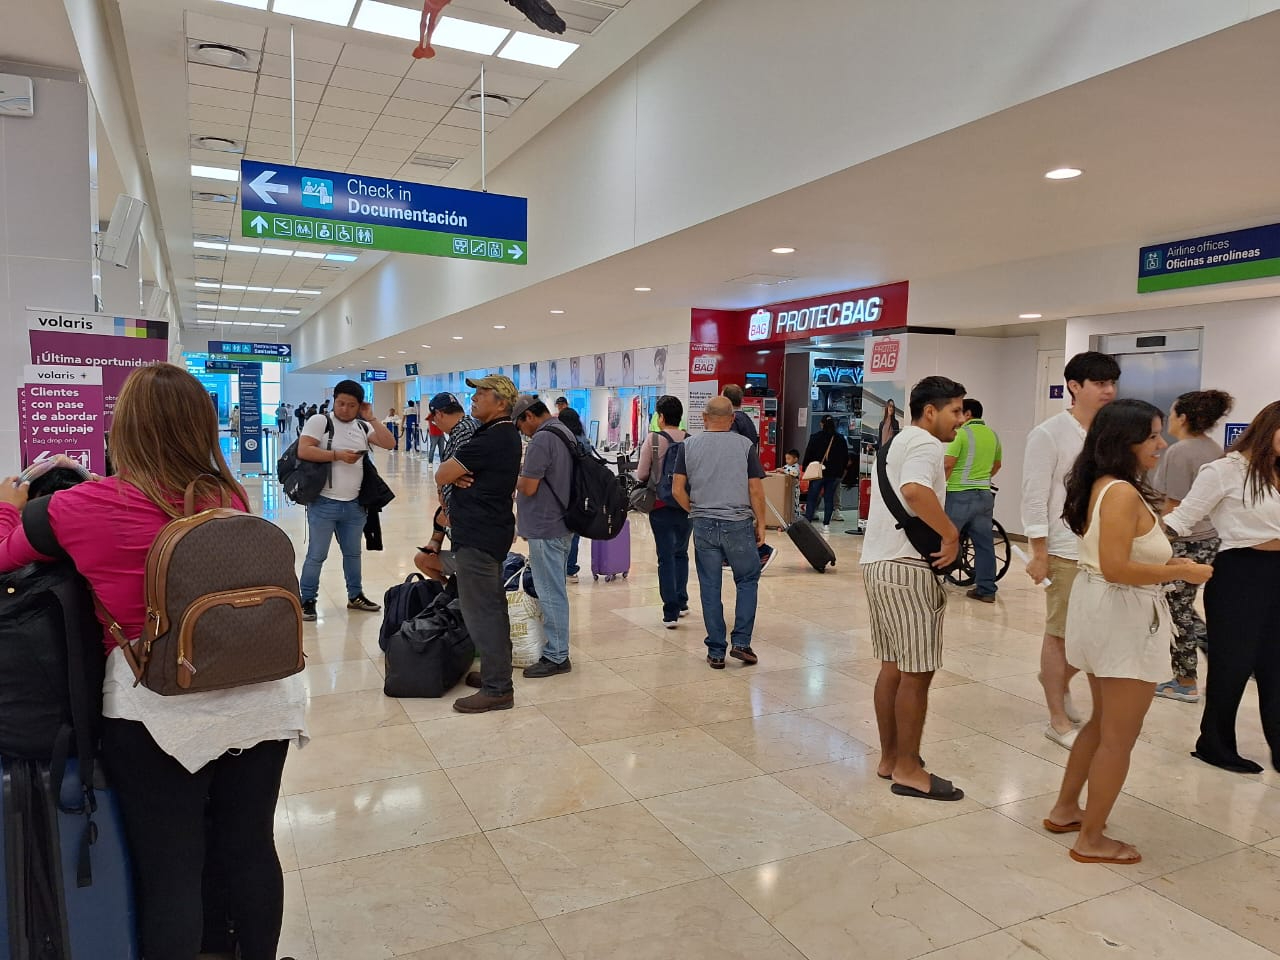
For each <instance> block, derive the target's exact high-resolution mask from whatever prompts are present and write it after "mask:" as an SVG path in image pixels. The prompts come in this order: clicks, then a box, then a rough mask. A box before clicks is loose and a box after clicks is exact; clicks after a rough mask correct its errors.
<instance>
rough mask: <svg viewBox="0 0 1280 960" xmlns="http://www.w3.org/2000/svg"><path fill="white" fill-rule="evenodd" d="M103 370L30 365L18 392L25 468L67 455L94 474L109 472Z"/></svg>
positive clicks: (24, 369)
mask: <svg viewBox="0 0 1280 960" xmlns="http://www.w3.org/2000/svg"><path fill="white" fill-rule="evenodd" d="M103 419H104V418H103V403H102V370H101V368H99V367H58V366H43V367H42V366H31V365H28V366H24V367H23V368H22V386H21V387H20V388H19V389H18V420H19V423H20V424H21V444H22V463H23V466H29V465H31V464H32V463H35V462H36V461H38V460H47V459H49V458H50V457H54V456H57V455H58V454H62V455H64V456H67V457H70V458H71V459H72V460H74V461H76V463H78V464H80V466H82V467H84V468H85V469H86V470H90V471H92V472H93V473H106V471H107V464H106V444H105V442H104V430H103Z"/></svg>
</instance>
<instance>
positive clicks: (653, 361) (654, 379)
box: [635, 346, 667, 387]
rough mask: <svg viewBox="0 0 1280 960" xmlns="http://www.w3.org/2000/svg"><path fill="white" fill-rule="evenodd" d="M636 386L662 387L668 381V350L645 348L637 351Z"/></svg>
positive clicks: (664, 348)
mask: <svg viewBox="0 0 1280 960" xmlns="http://www.w3.org/2000/svg"><path fill="white" fill-rule="evenodd" d="M635 356H636V367H635V371H636V385H637V386H644V387H661V386H663V385H664V384H665V383H666V381H667V348H666V347H665V346H661V347H645V348H643V349H641V350H637V351H635Z"/></svg>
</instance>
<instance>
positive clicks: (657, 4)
mask: <svg viewBox="0 0 1280 960" xmlns="http://www.w3.org/2000/svg"><path fill="white" fill-rule="evenodd" d="M388 2H391V3H394V4H396V5H398V6H402V7H405V8H416V9H418V10H421V4H416V5H415V3H414V2H413V0H388ZM696 3H697V0H645V2H644V3H641V4H633V5H630V6H629V0H564V2H562V4H561V7H562V13H563V14H564V16H565V19H566V20H567V21H568V23H569V26H570V29H569V30H568V32H567V33H566V35H565V37H564V39H566V40H570V41H572V42H574V43H577V44H580V45H581V48H580V49H579V50H577V51H576V52H575V53H574V54H573V55H572V56H571V57H570V58H569V59H568V61H567V62H566V63H565V64H564V65H562V66H561V67H560V68H559V69H555V70H553V69H549V68H545V67H538V66H533V65H529V64H524V63H518V62H514V61H510V60H505V59H496V58H493V57H482V56H479V55H475V54H469V53H464V52H460V51H457V50H451V49H447V48H445V47H443V46H439V45H437V56H436V57H435V58H434V59H431V60H414V59H413V58H412V57H411V56H410V52H411V50H412V49H413V47H414V46H415V45H416V39H415V40H400V39H396V38H391V37H386V36H382V35H379V34H374V33H369V32H365V31H361V30H356V29H354V28H351V27H346V26H333V25H328V24H321V23H316V22H313V21H308V20H293V21H291V20H290V19H289V18H286V17H284V16H280V15H277V14H274V13H271V12H268V11H259V10H254V9H249V8H247V7H243V6H236V5H232V4H229V3H221V2H215V0H187V2H184V3H174V2H173V0H119V4H120V17H121V23H122V26H123V30H124V35H125V37H126V40H127V44H128V52H129V57H128V60H129V65H130V67H131V69H132V71H133V83H134V93H135V95H136V97H137V102H138V107H139V113H140V115H141V118H142V125H143V130H144V136H145V139H146V148H147V152H148V155H149V157H150V161H151V166H152V173H153V176H154V178H155V182H156V189H157V192H158V194H159V196H158V201H159V213H160V219H161V221H162V223H163V230H164V238H165V242H166V244H167V246H168V252H169V257H170V262H171V264H172V266H173V274H174V276H175V278H177V283H178V287H179V289H178V290H177V291H176V301H177V305H178V308H179V310H180V312H181V317H182V321H183V325H184V326H186V327H188V328H191V327H195V326H196V321H197V320H198V319H204V320H209V319H214V318H217V319H220V320H234V321H240V322H242V323H255V324H257V323H262V324H267V323H270V324H284V327H282V328H268V330H269V331H270V332H271V333H274V334H279V335H284V334H286V333H287V332H288V330H289V329H291V328H293V327H296V326H297V325H298V324H300V323H302V322H304V321H305V320H306V319H307V317H308V316H309V315H310V314H311V313H312V312H313V311H314V310H315V309H317V308H318V307H319V306H321V305H323V304H324V303H326V302H327V301H328V300H329V299H330V298H331V297H332V296H333V295H334V294H335V293H336V292H338V291H341V290H342V289H345V288H346V287H347V286H349V285H350V284H352V283H353V282H355V281H356V280H358V279H359V278H360V277H361V276H363V275H364V274H365V273H366V272H368V271H369V270H370V269H371V268H373V267H374V266H376V265H377V264H378V263H379V262H380V261H381V260H382V259H383V258H384V256H385V255H383V254H380V253H368V252H365V253H360V254H359V259H358V260H357V261H356V262H354V263H335V262H333V261H330V260H320V259H314V258H303V257H300V256H292V255H278V254H274V255H268V254H265V253H258V254H254V253H244V252H229V251H221V250H210V249H193V247H192V242H193V240H196V239H200V240H202V241H204V242H206V243H207V242H213V243H219V242H227V241H228V240H229V242H230V243H232V244H238V245H248V246H254V247H261V246H262V244H261V243H260V242H255V241H254V240H252V239H249V240H246V239H244V238H243V236H242V234H241V231H240V227H239V225H240V219H241V218H240V204H239V197H238V195H237V191H238V183H234V182H221V181H217V180H212V179H204V178H198V179H197V178H192V177H191V176H190V175H189V167H190V165H191V164H200V165H207V166H212V167H221V168H238V165H239V160H240V158H241V156H242V155H243V156H244V157H247V158H249V159H253V160H263V161H268V162H270V161H276V162H282V163H283V162H290V161H291V159H292V158H293V156H294V153H293V149H294V147H293V145H294V143H295V142H296V148H297V161H296V162H297V163H298V164H300V165H305V166H312V167H318V168H322V169H330V170H338V171H351V172H355V171H359V172H361V173H365V174H368V175H372V176H382V177H389V178H396V179H402V180H410V181H414V182H420V183H445V184H447V185H450V186H462V187H471V186H473V185H475V180H476V178H477V177H478V176H479V173H480V164H479V157H478V154H479V152H480V140H481V134H480V114H479V112H478V111H477V110H475V109H471V106H470V103H469V94H470V93H472V92H473V91H475V90H478V84H479V78H480V70H481V64H482V63H483V64H485V65H486V77H485V92H486V93H488V94H498V95H501V96H504V97H506V98H508V100H509V101H510V107H509V108H507V109H506V110H505V111H502V112H505V113H507V114H508V115H509V117H504V116H502V115H495V114H493V113H490V114H489V115H488V116H487V118H486V123H485V129H486V131H487V141H488V142H487V144H486V147H487V152H488V158H487V159H488V161H489V166H490V167H492V166H494V165H495V164H497V163H499V162H501V160H502V159H504V158H505V157H506V156H509V155H510V154H511V153H512V152H513V151H514V150H516V149H518V148H519V146H520V145H521V144H522V143H524V142H525V141H527V140H528V139H529V138H531V137H532V136H534V135H535V134H536V133H537V132H538V131H539V130H541V129H542V128H543V127H545V126H546V124H548V123H550V122H551V121H552V120H553V119H554V118H555V117H556V116H558V115H559V114H560V113H561V112H562V111H563V110H564V109H566V108H567V107H568V106H569V105H571V104H572V103H573V102H574V101H576V99H577V98H579V97H580V96H582V95H583V94H584V93H586V92H587V91H588V90H589V89H590V88H591V87H592V86H594V84H595V83H598V82H599V81H600V80H602V79H603V78H604V77H606V76H608V74H609V73H611V72H612V71H613V70H615V69H616V68H617V67H618V66H620V65H621V64H622V63H624V62H626V60H627V59H628V58H630V57H631V56H633V55H634V54H635V53H636V52H637V51H638V50H639V49H641V48H642V47H643V46H644V44H646V43H647V42H648V41H649V40H650V39H652V37H653V36H656V35H657V34H658V33H660V32H661V31H662V30H664V29H666V27H667V26H669V25H670V24H671V23H673V22H674V21H675V20H676V19H678V17H679V16H680V15H682V14H683V13H685V12H687V11H688V9H690V8H691V7H692V6H694V5H695V4H696ZM632 7H639V8H642V9H640V12H639V13H638V14H636V15H634V16H633V15H631V14H632V10H631V8H632ZM358 10H359V7H358V5H357V6H356V7H354V8H353V15H354V13H355V12H358ZM445 12H446V15H448V16H453V17H457V18H463V19H467V20H472V21H475V22H479V23H485V24H490V25H493V26H498V27H503V28H506V29H513V30H526V31H529V32H536V28H534V27H533V26H532V25H531V24H529V23H528V22H527V21H526V20H524V18H523V17H522V16H521V15H520V14H519V12H518V11H516V10H514V9H513V8H512V7H510V6H509V5H507V4H506V3H505V2H503V0H455V2H454V3H452V4H451V5H450V6H449V8H448V9H447V10H446V11H445ZM291 23H292V26H293V48H294V58H295V59H294V64H295V65H294V71H295V73H294V79H295V85H294V90H295V93H296V103H294V104H292V105H291V101H290V98H289V97H290V79H289V77H290V60H289V49H290V26H291ZM586 31H591V32H590V33H588V32H586ZM190 40H196V41H206V42H214V43H222V44H227V45H230V46H233V47H237V48H239V49H241V50H243V51H245V52H246V53H247V54H248V55H249V57H250V61H251V63H250V69H247V70H237V69H229V68H225V67H217V66H211V65H208V64H205V63H200V62H191V59H190V58H189V56H188V42H189V41H190ZM291 115H292V116H291ZM193 137H222V138H226V139H229V140H232V141H234V142H235V143H236V144H237V145H239V148H240V149H242V150H243V154H241V153H228V152H222V151H216V150H207V149H201V148H199V146H197V145H193V142H192V138H193ZM295 138H296V139H295ZM422 155H429V156H430V157H433V158H443V160H442V161H441V162H447V161H454V162H455V166H453V168H452V169H442V168H438V167H433V166H423V165H419V164H415V163H414V162H413V158H414V157H415V156H418V157H421V156H422ZM193 192H207V193H215V194H227V195H231V196H232V197H234V198H235V200H234V202H211V201H208V200H201V199H195V198H194V197H193ZM268 246H270V247H271V248H273V249H274V250H276V251H287V252H289V253H290V254H292V253H293V252H294V251H298V252H303V253H306V252H310V253H313V254H314V253H317V252H319V253H323V252H325V251H326V250H327V249H329V248H325V247H322V246H317V245H313V244H294V243H287V242H274V241H272V242H269V243H268ZM340 252H344V253H345V252H355V251H345V250H344V251H340ZM197 280H199V281H201V282H203V283H205V284H209V283H220V284H231V285H236V286H254V287H270V288H284V289H286V290H304V289H305V290H318V291H320V295H318V296H313V295H302V294H293V293H265V292H250V291H235V290H226V289H221V290H214V289H209V288H207V287H206V288H196V287H195V282H196V281H197ZM215 303H216V304H219V305H221V306H223V307H224V308H225V307H236V308H239V310H238V311H235V312H232V311H230V310H225V309H224V310H222V311H211V310H201V309H197V304H215ZM254 308H258V309H266V310H270V311H294V310H296V311H299V312H298V313H297V314H296V315H289V314H284V313H275V312H271V313H258V312H251V311H253V309H254ZM204 329H211V328H210V327H207V326H206V327H204ZM227 332H228V335H235V334H236V328H235V327H228V328H227ZM240 332H241V333H243V332H245V330H244V328H241V329H240ZM265 332H267V331H264V333H265ZM196 339H199V337H197V338H196Z"/></svg>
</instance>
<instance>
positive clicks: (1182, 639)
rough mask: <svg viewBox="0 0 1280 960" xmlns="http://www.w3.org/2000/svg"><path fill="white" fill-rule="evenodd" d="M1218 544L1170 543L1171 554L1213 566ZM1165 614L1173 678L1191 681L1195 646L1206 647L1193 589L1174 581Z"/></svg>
mask: <svg viewBox="0 0 1280 960" xmlns="http://www.w3.org/2000/svg"><path fill="white" fill-rule="evenodd" d="M1221 543H1222V541H1221V540H1219V539H1218V538H1217V537H1210V538H1209V539H1208V540H1174V541H1173V555H1174V556H1175V557H1187V558H1188V559H1190V560H1193V561H1195V562H1196V563H1213V558H1214V557H1216V556H1217V555H1218V546H1219V545H1220V544H1221ZM1168 597H1169V611H1170V612H1171V613H1172V614H1173V643H1172V645H1171V646H1170V654H1171V659H1172V660H1173V675H1174V676H1175V677H1190V678H1191V679H1193V680H1194V679H1195V677H1196V667H1197V665H1198V662H1199V660H1198V657H1197V656H1196V647H1198V646H1206V645H1207V636H1206V632H1205V625H1204V620H1203V618H1201V616H1200V614H1199V613H1197V612H1196V607H1195V603H1196V586H1195V584H1193V583H1186V582H1185V581H1182V580H1177V581H1175V582H1174V583H1172V584H1171V585H1170V587H1169V593H1168Z"/></svg>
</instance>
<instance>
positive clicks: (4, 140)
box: [0, 62, 94, 474]
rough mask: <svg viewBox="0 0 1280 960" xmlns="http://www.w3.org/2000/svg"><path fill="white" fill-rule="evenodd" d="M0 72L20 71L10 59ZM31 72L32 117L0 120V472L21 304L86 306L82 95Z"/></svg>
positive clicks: (85, 111)
mask: <svg viewBox="0 0 1280 960" xmlns="http://www.w3.org/2000/svg"><path fill="white" fill-rule="evenodd" d="M0 70H2V71H3V72H6V73H16V74H18V75H20V76H29V75H30V73H29V72H28V70H24V69H23V67H21V66H20V65H15V64H6V63H3V62H0ZM40 72H42V73H45V74H46V75H48V76H57V75H65V76H66V77H67V79H46V78H42V77H33V84H34V88H35V89H34V98H33V99H34V102H35V116H33V117H0V310H2V311H3V315H2V316H0V324H3V327H0V329H4V330H5V331H6V332H7V334H8V336H7V337H5V343H6V344H7V345H8V349H5V350H3V351H0V474H11V473H16V472H17V468H18V463H19V461H18V431H17V421H18V416H17V406H18V396H17V383H18V379H19V377H20V376H21V375H22V366H23V364H24V363H29V362H30V357H31V353H30V349H29V347H28V342H27V324H26V311H27V308H28V307H49V308H54V309H60V310H74V311H76V312H79V313H92V312H93V307H94V302H93V266H92V261H93V244H92V240H91V225H92V217H93V207H92V202H91V199H90V193H89V191H90V186H89V92H88V88H86V87H85V86H84V84H82V83H80V82H79V81H78V80H77V79H74V77H73V76H72V75H69V74H64V73H63V72H61V71H56V72H55V71H48V70H41V71H40Z"/></svg>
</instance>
